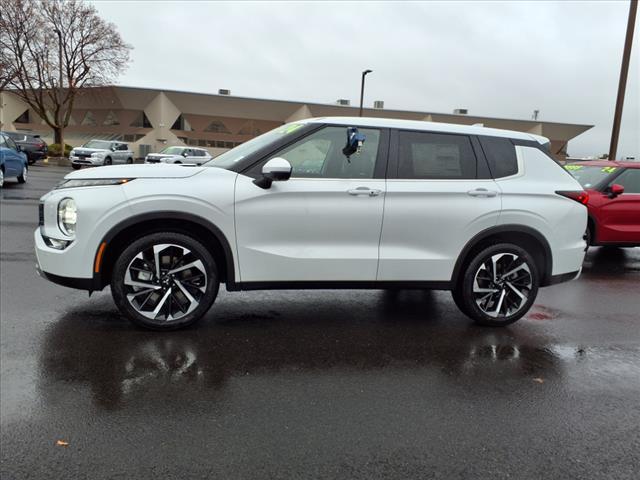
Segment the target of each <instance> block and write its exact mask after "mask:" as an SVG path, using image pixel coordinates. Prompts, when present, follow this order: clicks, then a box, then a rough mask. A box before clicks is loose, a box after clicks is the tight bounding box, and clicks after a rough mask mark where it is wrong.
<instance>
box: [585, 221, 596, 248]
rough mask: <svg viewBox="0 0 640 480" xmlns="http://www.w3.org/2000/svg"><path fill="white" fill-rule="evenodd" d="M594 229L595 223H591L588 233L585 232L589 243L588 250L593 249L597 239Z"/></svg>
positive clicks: (588, 225) (588, 226)
mask: <svg viewBox="0 0 640 480" xmlns="http://www.w3.org/2000/svg"><path fill="white" fill-rule="evenodd" d="M593 229H594V225H593V223H591V222H589V223H588V224H587V231H586V232H585V241H586V242H587V248H589V247H591V246H592V245H593V242H594V241H595V239H596V237H595V235H594V231H593Z"/></svg>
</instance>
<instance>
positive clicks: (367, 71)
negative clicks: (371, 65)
mask: <svg viewBox="0 0 640 480" xmlns="http://www.w3.org/2000/svg"><path fill="white" fill-rule="evenodd" d="M371 72H373V70H365V71H364V72H362V85H360V116H362V102H363V100H364V77H366V76H367V73H371Z"/></svg>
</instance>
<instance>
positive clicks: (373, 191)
mask: <svg viewBox="0 0 640 480" xmlns="http://www.w3.org/2000/svg"><path fill="white" fill-rule="evenodd" d="M381 192H382V190H379V189H377V188H369V187H357V188H352V189H350V190H347V193H348V194H349V195H354V196H355V195H367V196H368V197H377V196H378V195H380V193H381Z"/></svg>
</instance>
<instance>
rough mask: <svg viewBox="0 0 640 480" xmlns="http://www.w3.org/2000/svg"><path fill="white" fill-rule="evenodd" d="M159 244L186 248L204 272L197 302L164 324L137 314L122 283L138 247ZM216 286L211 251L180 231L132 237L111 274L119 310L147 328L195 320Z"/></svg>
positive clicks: (171, 327) (213, 295) (211, 299)
mask: <svg viewBox="0 0 640 480" xmlns="http://www.w3.org/2000/svg"><path fill="white" fill-rule="evenodd" d="M160 243H171V244H176V245H180V246H183V247H186V248H188V249H189V250H191V251H192V252H193V253H195V254H196V255H197V256H198V257H199V258H200V260H202V263H203V265H204V267H205V270H206V273H207V288H206V290H205V292H204V294H203V297H202V300H201V301H200V304H199V305H198V306H197V307H196V309H195V310H194V311H193V312H191V313H189V314H188V315H185V316H184V317H182V318H180V319H179V320H174V321H171V322H168V323H163V322H162V321H160V322H155V321H153V320H152V319H150V318H147V317H145V316H144V315H141V314H140V313H138V312H137V311H136V310H135V308H133V306H132V305H131V304H130V303H129V300H128V299H127V297H126V288H125V285H124V275H125V272H126V269H127V267H128V266H129V263H130V262H131V260H132V259H133V258H134V257H135V256H136V255H137V254H138V253H140V252H141V251H142V250H144V249H146V248H149V247H151V246H152V245H157V244H160ZM219 286H220V283H219V277H218V269H217V267H216V264H215V260H214V259H213V257H212V255H211V253H209V251H208V250H207V249H206V248H205V247H204V246H203V245H202V244H201V243H200V242H198V241H197V240H195V239H193V238H192V237H189V236H188V235H184V234H181V233H171V232H166V233H152V234H149V235H146V236H144V237H142V238H140V239H139V240H136V241H135V242H133V243H132V244H131V245H130V246H129V247H127V248H125V249H124V250H123V251H122V253H121V254H120V255H119V257H118V259H117V260H116V262H115V264H114V267H113V272H112V275H111V293H112V296H113V299H114V301H115V303H116V305H117V306H118V308H119V309H120V311H121V312H122V313H123V314H124V315H125V316H126V317H127V318H129V320H131V321H132V322H133V323H134V324H136V325H138V326H140V327H143V328H146V329H151V330H177V329H180V328H184V327H187V326H189V325H192V324H194V323H196V322H197V321H198V320H200V318H201V317H202V316H203V315H204V314H205V313H207V311H208V310H209V309H210V308H211V305H212V304H213V302H214V301H215V299H216V296H217V295H218V289H219Z"/></svg>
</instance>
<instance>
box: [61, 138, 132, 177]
mask: <svg viewBox="0 0 640 480" xmlns="http://www.w3.org/2000/svg"><path fill="white" fill-rule="evenodd" d="M69 159H70V160H71V166H72V167H73V169H74V170H79V169H80V168H82V166H94V167H95V166H100V165H112V164H114V163H133V152H132V151H131V150H129V146H128V145H127V144H126V143H122V142H112V141H110V140H90V141H88V142H87V143H85V144H84V145H82V146H81V147H75V148H74V149H73V150H71V152H69Z"/></svg>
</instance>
